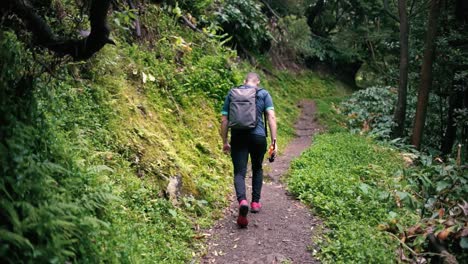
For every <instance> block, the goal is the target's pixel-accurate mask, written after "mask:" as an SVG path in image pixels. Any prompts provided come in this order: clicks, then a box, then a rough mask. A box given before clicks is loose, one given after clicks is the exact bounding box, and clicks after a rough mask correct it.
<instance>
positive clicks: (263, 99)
mask: <svg viewBox="0 0 468 264" xmlns="http://www.w3.org/2000/svg"><path fill="white" fill-rule="evenodd" d="M239 88H253V87H251V86H241V87H239ZM259 89H261V88H259ZM230 93H231V92H230V91H229V93H228V95H227V96H226V99H225V100H224V105H223V109H222V110H221V114H222V115H225V116H228V115H229V114H228V113H229V104H230V103H231V100H230V96H229V94H230ZM273 109H275V108H274V107H273V100H272V99H271V96H270V94H269V93H268V92H267V90H265V89H261V90H259V91H258V92H257V120H258V122H257V126H256V127H255V128H252V129H250V130H247V131H248V132H249V133H250V134H255V135H259V136H266V133H265V125H264V122H263V113H264V112H265V111H267V110H273ZM244 131H245V130H234V129H233V130H232V131H231V134H236V133H243V132H244ZM244 133H245V132H244Z"/></svg>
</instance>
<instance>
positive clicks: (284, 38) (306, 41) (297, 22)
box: [273, 15, 313, 58]
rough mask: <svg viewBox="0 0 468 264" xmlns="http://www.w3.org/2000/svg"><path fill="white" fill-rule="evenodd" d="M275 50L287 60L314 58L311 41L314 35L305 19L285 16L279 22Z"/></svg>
mask: <svg viewBox="0 0 468 264" xmlns="http://www.w3.org/2000/svg"><path fill="white" fill-rule="evenodd" d="M274 37H275V40H276V42H275V44H274V47H273V48H275V49H278V50H279V53H280V54H282V56H284V57H285V58H301V57H310V56H313V53H312V52H313V50H312V48H311V45H310V44H311V43H310V40H311V38H312V34H311V32H310V29H309V26H308V25H307V21H306V18H305V17H297V16H294V15H291V16H285V17H283V18H281V19H280V21H279V22H278V28H277V30H276V31H275V32H274Z"/></svg>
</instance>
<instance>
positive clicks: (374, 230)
mask: <svg viewBox="0 0 468 264" xmlns="http://www.w3.org/2000/svg"><path fill="white" fill-rule="evenodd" d="M402 168H403V162H402V160H401V158H400V156H399V155H398V153H397V152H396V151H394V150H391V149H388V148H385V147H382V146H379V145H377V144H376V143H374V142H373V141H372V140H370V139H368V138H364V137H361V136H357V135H351V134H349V133H334V134H323V135H319V136H317V137H316V138H315V139H314V144H313V146H312V148H310V149H309V150H307V151H306V152H304V153H303V154H302V155H301V157H300V158H298V159H297V160H295V161H294V162H293V165H292V169H291V174H290V177H289V178H288V188H289V190H290V191H291V192H292V193H294V194H295V195H297V196H298V197H299V198H300V199H301V200H302V201H304V202H305V203H307V204H309V205H311V206H312V209H313V211H315V213H317V214H318V215H319V216H321V217H323V218H324V220H325V225H326V227H327V228H328V229H329V230H328V231H326V232H325V234H324V238H323V241H322V243H321V251H320V253H319V255H318V257H319V258H320V259H321V260H322V261H323V262H325V263H394V261H395V252H396V248H397V245H398V243H397V242H395V241H394V240H392V238H391V237H390V236H389V235H388V234H386V233H385V232H380V231H379V229H378V226H379V224H381V223H386V222H392V221H396V219H400V221H404V220H402V219H408V218H409V217H410V216H409V215H408V214H407V212H406V211H404V210H403V209H400V208H398V207H397V204H396V199H395V197H394V196H395V194H394V191H395V190H398V189H399V188H400V187H401V183H400V176H399V175H400V174H399V173H400V170H401V169H402ZM392 223H394V222H392Z"/></svg>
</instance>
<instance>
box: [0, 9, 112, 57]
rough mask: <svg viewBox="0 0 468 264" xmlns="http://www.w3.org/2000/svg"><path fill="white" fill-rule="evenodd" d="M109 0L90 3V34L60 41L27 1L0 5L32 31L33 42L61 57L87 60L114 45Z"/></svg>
mask: <svg viewBox="0 0 468 264" xmlns="http://www.w3.org/2000/svg"><path fill="white" fill-rule="evenodd" d="M110 4H111V1H110V0H94V1H92V3H91V9H90V15H89V21H90V24H91V32H90V34H89V35H88V36H87V37H85V38H82V39H68V40H61V39H59V38H57V36H55V35H54V34H53V32H52V30H51V28H50V27H49V25H48V24H47V23H46V22H45V20H44V19H43V18H41V17H40V16H39V15H38V14H37V13H36V11H35V9H34V7H33V6H31V5H30V4H29V2H27V0H6V3H4V4H2V5H1V6H0V11H5V10H8V9H9V10H11V11H12V12H13V13H14V14H15V15H16V16H18V17H19V18H20V19H21V20H22V21H23V22H24V23H25V24H26V27H27V28H28V30H30V31H31V33H32V34H33V39H34V42H35V43H36V44H37V45H39V46H42V47H45V48H47V49H49V50H52V51H54V52H55V53H56V54H57V55H58V56H66V55H69V56H71V57H72V58H73V59H74V60H87V59H89V58H90V57H91V56H92V55H93V54H94V53H96V52H98V51H99V50H101V49H102V47H104V45H106V44H115V43H114V42H113V41H112V40H111V39H109V34H110V30H109V27H108V25H107V22H106V19H107V12H108V10H109V7H110Z"/></svg>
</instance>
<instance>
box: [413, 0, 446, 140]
mask: <svg viewBox="0 0 468 264" xmlns="http://www.w3.org/2000/svg"><path fill="white" fill-rule="evenodd" d="M440 4H441V0H432V1H431V8H430V11H429V20H428V23H427V33H426V40H425V47H424V55H423V56H424V57H423V62H422V67H421V81H420V83H419V89H418V103H417V106H416V116H415V119H414V126H413V134H412V136H411V144H412V145H414V146H415V147H416V148H417V149H419V148H420V147H421V140H422V135H423V131H424V123H425V122H426V113H427V104H428V101H429V91H430V90H431V86H432V64H433V62H434V52H435V39H436V37H437V19H438V17H439V11H440Z"/></svg>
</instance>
